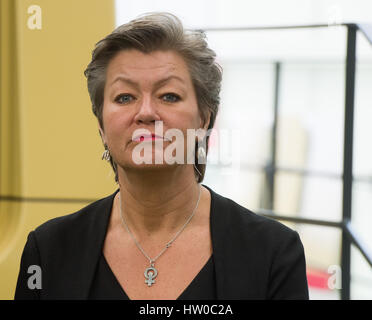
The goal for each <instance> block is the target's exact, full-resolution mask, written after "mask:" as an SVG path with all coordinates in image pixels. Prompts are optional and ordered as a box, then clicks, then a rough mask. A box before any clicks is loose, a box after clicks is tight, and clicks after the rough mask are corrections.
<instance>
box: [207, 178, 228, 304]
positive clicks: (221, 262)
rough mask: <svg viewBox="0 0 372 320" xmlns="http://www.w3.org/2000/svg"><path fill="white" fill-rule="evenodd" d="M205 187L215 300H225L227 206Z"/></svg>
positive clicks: (221, 198) (218, 196) (219, 197)
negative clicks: (208, 193)
mask: <svg viewBox="0 0 372 320" xmlns="http://www.w3.org/2000/svg"><path fill="white" fill-rule="evenodd" d="M203 186H204V187H206V188H207V189H208V190H209V191H210V193H211V213H210V215H211V216H210V228H211V238H212V248H213V257H214V265H215V272H216V290H217V299H218V300H223V299H226V293H227V292H226V282H227V281H228V279H227V278H226V272H227V266H226V253H227V247H226V243H227V239H228V232H227V228H226V226H227V217H228V206H227V204H226V199H225V198H223V197H221V196H220V195H218V194H217V193H215V192H214V191H213V190H212V189H210V188H209V187H208V186H206V185H203Z"/></svg>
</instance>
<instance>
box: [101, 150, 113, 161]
mask: <svg viewBox="0 0 372 320" xmlns="http://www.w3.org/2000/svg"><path fill="white" fill-rule="evenodd" d="M102 160H106V161H110V160H111V155H110V151H108V149H106V150H105V151H103V154H102Z"/></svg>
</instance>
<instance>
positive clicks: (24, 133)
mask: <svg viewBox="0 0 372 320" xmlns="http://www.w3.org/2000/svg"><path fill="white" fill-rule="evenodd" d="M0 4H1V5H0V75H1V77H0V125H1V126H0V299H12V298H13V296H14V289H15V285H16V279H17V275H18V271H19V262H20V256H21V253H22V250H23V247H24V245H25V242H26V238H27V235H28V233H29V232H30V231H31V230H33V229H34V228H36V227H37V226H38V225H40V224H41V223H43V222H45V221H46V220H49V219H51V218H53V217H56V216H61V215H65V214H68V213H72V212H74V211H76V210H78V209H80V208H81V207H83V206H85V205H86V204H88V203H90V202H92V201H94V200H96V199H99V198H102V197H104V196H106V195H108V194H110V193H112V192H113V191H114V190H115V189H116V188H117V186H116V184H115V183H114V175H113V173H112V172H111V168H110V167H109V165H107V164H106V163H104V162H103V161H101V155H102V152H103V147H102V145H101V141H100V138H99V134H98V126H97V122H96V119H95V117H94V116H93V113H92V112H91V105H90V101H89V96H88V92H87V89H86V80H85V77H84V75H83V71H84V69H85V67H86V66H87V64H88V63H89V61H90V57H91V51H92V49H93V47H94V44H95V43H96V42H97V41H98V40H100V39H101V38H103V37H104V36H105V35H107V34H108V33H110V32H111V31H112V30H113V29H114V28H115V27H116V26H118V25H120V24H123V23H126V22H128V21H130V20H132V19H134V18H136V17H137V16H138V15H140V14H143V13H146V12H152V11H167V12H171V13H173V14H175V15H177V16H178V17H179V18H180V19H181V20H182V21H183V23H184V25H185V27H186V28H189V29H202V30H205V32H206V35H207V38H208V42H209V44H210V47H211V48H212V49H214V50H215V51H216V53H217V57H218V61H219V63H220V64H221V66H222V67H223V70H224V76H223V87H222V91H221V106H220V111H219V115H218V117H217V121H216V125H215V128H216V130H217V132H218V135H216V136H213V137H212V138H211V140H210V154H209V159H208V166H207V171H206V176H205V180H204V182H203V184H206V185H208V186H210V187H211V188H212V189H214V190H215V191H216V192H218V193H220V194H222V195H224V196H226V197H229V198H231V199H233V200H234V201H236V202H238V203H239V204H241V205H243V206H245V207H247V208H249V209H251V210H253V211H255V212H256V213H258V214H263V215H267V216H270V217H273V218H275V219H278V220H280V221H281V222H282V223H284V224H286V225H288V226H289V227H291V228H292V229H294V230H296V231H297V232H299V234H300V237H301V240H302V242H303V244H304V248H305V255H306V261H307V276H308V282H309V289H310V298H311V299H372V269H371V261H370V259H371V254H370V252H371V248H372V149H371V147H370V138H371V137H372V127H371V120H372V44H371V42H370V40H371V39H372V37H371V34H372V33H371V30H372V28H371V27H370V26H368V23H371V24H372V2H371V1H368V0H354V1H336V0H334V1H327V0H311V1H310V0H301V1H298V0H297V1H294V0H280V1H275V0H271V1H268V0H261V1H244V0H241V1H238V0H229V1H226V0H203V1H200V0H199V1H197V0H189V1H187V2H186V1H171V0H158V1H144V0H141V1H138V0H137V1H132V0H117V1H111V0H78V1H72V0H63V1H62V0H54V1H48V0H36V1H28V0H0ZM354 24H357V25H354ZM354 35H355V40H356V47H355V48H356V51H355V52H354V51H353V50H352V49H353V46H350V44H352V43H353V39H354ZM368 37H369V39H370V40H368ZM348 39H349V51H348V50H347V48H348ZM347 52H349V54H347ZM353 52H354V53H355V56H356V60H355V61H356V63H355V72H354V68H353V64H352V62H353V59H352V58H353ZM347 57H349V68H348V69H347V68H346V61H347ZM350 62H351V64H350ZM346 70H348V72H346ZM353 77H355V87H354V86H353V84H354V81H352V80H353ZM353 88H354V89H355V90H353ZM353 93H355V94H354V98H353ZM352 102H354V103H352ZM346 105H347V106H348V113H347V115H346V116H345V106H346ZM349 120H353V121H349ZM345 123H347V125H346V127H345ZM352 124H353V125H352ZM345 128H346V129H345ZM345 136H346V138H345ZM345 141H346V143H345ZM344 159H346V165H345V161H344ZM351 160H352V161H351ZM351 169H352V171H351ZM351 178H352V179H351ZM349 226H350V228H349ZM351 231H352V232H351ZM368 260H369V261H368Z"/></svg>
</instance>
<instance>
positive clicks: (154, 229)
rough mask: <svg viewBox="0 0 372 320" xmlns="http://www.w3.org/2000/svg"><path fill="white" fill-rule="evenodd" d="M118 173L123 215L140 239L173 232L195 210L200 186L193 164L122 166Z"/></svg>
mask: <svg viewBox="0 0 372 320" xmlns="http://www.w3.org/2000/svg"><path fill="white" fill-rule="evenodd" d="M118 169H119V168H118ZM118 174H119V184H120V200H121V208H122V215H123V218H124V220H125V222H126V224H127V225H128V227H129V229H130V230H131V232H133V233H135V234H136V236H137V237H138V238H145V237H146V238H148V237H153V236H154V237H156V236H158V235H159V234H164V235H169V234H170V233H174V232H176V231H178V230H179V229H180V228H181V227H182V226H183V225H184V223H185V222H186V221H187V219H188V218H189V216H190V215H191V214H192V213H193V210H194V208H195V206H196V204H197V200H198V197H199V187H200V188H201V186H199V184H198V183H197V182H196V180H195V176H194V169H193V167H192V166H190V165H189V166H174V167H172V168H171V169H170V168H169V167H168V168H166V169H160V168H155V169H150V170H148V169H146V170H127V169H126V170H125V171H124V170H122V169H119V171H118ZM200 191H201V190H200ZM200 202H201V200H200ZM199 205H200V203H199ZM197 211H198V210H196V212H195V215H196V214H197ZM192 220H194V218H193V219H192ZM192 220H191V221H190V224H191V223H192Z"/></svg>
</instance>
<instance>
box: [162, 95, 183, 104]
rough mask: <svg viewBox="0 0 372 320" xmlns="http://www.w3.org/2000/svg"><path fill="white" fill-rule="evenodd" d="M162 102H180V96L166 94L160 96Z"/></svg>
mask: <svg viewBox="0 0 372 320" xmlns="http://www.w3.org/2000/svg"><path fill="white" fill-rule="evenodd" d="M161 98H162V100H163V101H165V102H178V101H180V100H181V98H180V96H179V95H178V94H175V93H166V94H163V95H162V96H161Z"/></svg>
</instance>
